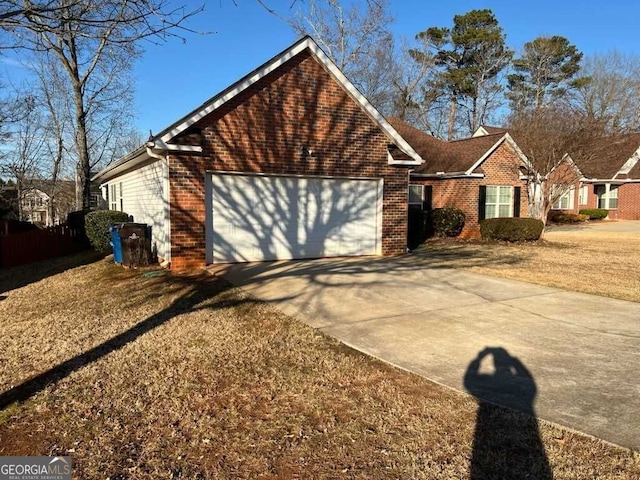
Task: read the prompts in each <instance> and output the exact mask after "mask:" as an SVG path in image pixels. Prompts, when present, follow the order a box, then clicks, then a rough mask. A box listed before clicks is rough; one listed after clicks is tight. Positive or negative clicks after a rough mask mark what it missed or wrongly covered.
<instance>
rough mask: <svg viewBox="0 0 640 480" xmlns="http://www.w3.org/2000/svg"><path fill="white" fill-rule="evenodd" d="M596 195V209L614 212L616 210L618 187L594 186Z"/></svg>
mask: <svg viewBox="0 0 640 480" xmlns="http://www.w3.org/2000/svg"><path fill="white" fill-rule="evenodd" d="M595 191H596V195H597V196H598V208H604V209H606V210H615V209H617V208H618V185H611V184H610V183H605V184H604V185H596V187H595Z"/></svg>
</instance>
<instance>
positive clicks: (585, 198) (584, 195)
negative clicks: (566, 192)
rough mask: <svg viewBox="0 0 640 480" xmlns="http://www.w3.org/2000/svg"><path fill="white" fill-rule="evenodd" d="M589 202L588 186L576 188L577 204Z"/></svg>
mask: <svg viewBox="0 0 640 480" xmlns="http://www.w3.org/2000/svg"><path fill="white" fill-rule="evenodd" d="M588 203H589V186H588V185H583V186H581V187H580V190H578V205H587V204H588Z"/></svg>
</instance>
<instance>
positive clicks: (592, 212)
mask: <svg viewBox="0 0 640 480" xmlns="http://www.w3.org/2000/svg"><path fill="white" fill-rule="evenodd" d="M579 213H580V215H588V216H589V220H603V219H605V218H607V216H608V215H609V210H606V209H604V208H581V209H580V212H579Z"/></svg>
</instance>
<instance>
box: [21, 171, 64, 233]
mask: <svg viewBox="0 0 640 480" xmlns="http://www.w3.org/2000/svg"><path fill="white" fill-rule="evenodd" d="M25 184H26V185H28V187H25V188H24V189H23V191H22V194H21V199H20V207H21V213H22V219H23V220H25V221H28V222H31V223H35V224H36V225H42V226H52V225H58V224H60V223H64V222H66V221H67V215H69V212H71V211H73V210H74V207H75V182H72V181H68V180H58V181H56V182H55V184H54V182H52V181H50V180H28V181H25ZM52 198H53V200H52ZM52 202H53V203H52Z"/></svg>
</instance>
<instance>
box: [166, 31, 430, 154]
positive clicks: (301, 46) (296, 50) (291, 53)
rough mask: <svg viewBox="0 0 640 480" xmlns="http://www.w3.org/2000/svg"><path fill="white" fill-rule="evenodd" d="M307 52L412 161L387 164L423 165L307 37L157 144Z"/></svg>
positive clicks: (178, 125)
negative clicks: (307, 50)
mask: <svg viewBox="0 0 640 480" xmlns="http://www.w3.org/2000/svg"><path fill="white" fill-rule="evenodd" d="M306 49H309V51H310V52H311V53H312V55H313V56H314V57H315V58H316V59H317V60H318V61H319V62H320V64H322V65H323V66H324V67H325V68H326V69H327V71H329V73H331V74H332V75H333V76H334V78H335V79H336V80H337V81H338V82H339V83H340V84H341V85H342V87H343V88H344V89H345V90H346V91H347V93H349V94H350V95H351V97H352V98H353V99H354V100H355V101H356V102H357V103H358V104H359V105H360V107H361V108H362V109H363V110H364V111H365V112H366V113H367V114H368V115H369V116H370V117H371V118H372V119H373V120H374V121H375V122H376V123H377V124H378V126H379V127H380V129H381V130H382V131H383V132H384V133H386V134H387V135H388V136H389V137H390V138H391V139H392V140H393V142H394V143H395V144H396V145H397V146H398V148H399V149H400V150H401V151H402V152H404V153H405V154H407V155H408V156H409V157H411V158H412V159H413V161H409V162H402V161H395V160H394V161H393V163H391V162H389V163H390V164H394V165H421V164H422V163H424V160H423V159H422V158H421V157H420V155H419V154H418V153H417V152H416V151H415V150H414V149H413V148H412V147H411V145H409V143H408V142H407V141H406V140H405V139H404V138H402V137H401V136H400V134H399V133H398V132H397V131H396V130H395V129H394V128H393V127H392V126H391V124H389V122H387V120H386V119H385V118H384V117H383V116H382V115H381V114H380V112H378V111H377V110H376V109H375V108H374V107H373V105H371V103H369V101H368V100H367V99H366V98H365V97H364V96H363V95H362V94H361V93H360V92H359V91H358V89H357V88H356V87H355V86H354V85H353V84H352V83H351V82H350V81H349V80H348V79H347V77H345V76H344V74H343V73H342V72H341V71H340V69H339V68H338V67H337V66H336V65H335V64H334V63H333V62H332V61H331V59H329V57H327V55H326V54H325V53H324V52H323V51H322V49H321V48H320V47H319V46H318V44H317V43H316V42H315V41H313V39H311V38H310V37H307V38H305V39H304V40H302V41H300V42H298V43H297V44H295V45H293V46H292V47H291V48H290V49H289V50H286V51H285V52H283V53H282V54H280V55H278V56H277V57H275V58H274V59H273V60H272V61H271V62H269V63H267V64H266V65H265V66H264V67H262V68H260V69H259V70H257V71H255V72H254V73H253V74H250V75H249V76H248V77H246V78H244V79H243V80H241V81H240V82H239V83H238V84H236V86H235V87H234V88H233V89H232V90H230V91H228V92H227V93H225V94H224V95H222V96H221V97H219V98H216V99H215V100H213V101H212V102H211V103H209V104H208V105H207V104H205V105H204V106H203V107H202V108H200V109H198V110H196V111H195V112H194V113H192V114H191V115H189V116H188V117H186V118H185V119H183V120H182V121H181V122H180V123H178V124H177V125H175V126H174V127H173V128H171V129H170V130H169V131H168V132H166V133H165V134H164V135H162V137H160V139H159V140H160V141H161V142H163V143H165V144H166V143H167V142H169V141H170V140H171V139H172V138H174V137H175V136H176V135H178V134H180V133H182V132H183V131H185V130H186V129H187V128H189V127H190V126H191V125H193V124H194V123H196V122H197V121H199V120H201V119H202V118H204V117H206V116H207V115H209V114H210V113H212V112H213V111H215V110H216V109H218V108H220V107H221V106H222V105H224V104H225V103H227V102H228V101H230V100H231V99H233V98H234V97H236V96H237V95H239V94H240V93H242V92H243V91H244V90H246V89H247V88H249V87H250V86H251V85H253V84H254V83H256V82H257V81H259V80H260V79H262V78H264V77H265V76H266V75H268V74H269V73H271V72H273V71H274V70H276V69H277V68H279V67H280V66H282V65H283V64H284V63H286V62H288V61H289V60H291V59H292V58H294V57H295V56H296V55H299V54H300V53H302V52H303V51H304V50H306Z"/></svg>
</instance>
